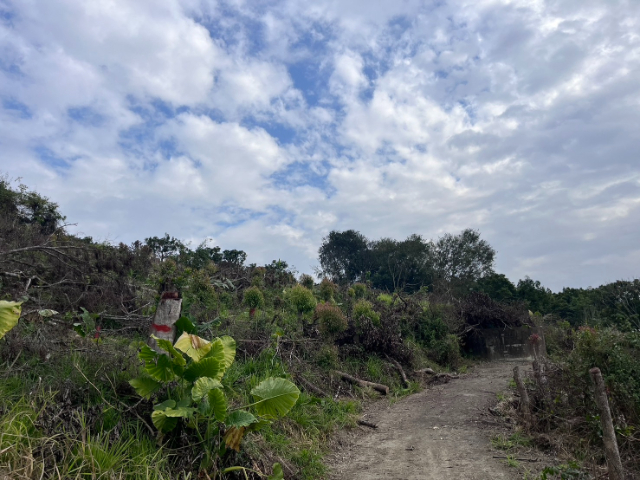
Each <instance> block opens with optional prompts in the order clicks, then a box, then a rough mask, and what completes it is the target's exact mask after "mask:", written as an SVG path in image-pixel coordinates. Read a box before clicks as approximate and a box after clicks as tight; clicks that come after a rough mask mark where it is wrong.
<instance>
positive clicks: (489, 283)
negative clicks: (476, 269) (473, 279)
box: [476, 273, 516, 302]
mask: <svg viewBox="0 0 640 480" xmlns="http://www.w3.org/2000/svg"><path fill="white" fill-rule="evenodd" d="M476 288H477V289H478V291H480V292H482V293H486V294H487V295H489V297H491V299H492V300H495V301H496V302H511V301H513V300H514V299H515V298H516V286H515V285H514V284H513V283H512V282H511V280H509V279H508V278H507V277H506V276H505V275H503V274H502V273H490V274H489V275H487V276H485V277H482V278H481V279H480V280H478V284H477V286H476Z"/></svg>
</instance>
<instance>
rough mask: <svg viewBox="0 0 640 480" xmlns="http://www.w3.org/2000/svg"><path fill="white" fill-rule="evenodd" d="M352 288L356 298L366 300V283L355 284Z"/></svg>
mask: <svg viewBox="0 0 640 480" xmlns="http://www.w3.org/2000/svg"><path fill="white" fill-rule="evenodd" d="M352 288H353V294H354V296H355V297H356V298H364V296H365V295H366V294H367V286H366V285H365V284H364V283H354V284H353V287H352Z"/></svg>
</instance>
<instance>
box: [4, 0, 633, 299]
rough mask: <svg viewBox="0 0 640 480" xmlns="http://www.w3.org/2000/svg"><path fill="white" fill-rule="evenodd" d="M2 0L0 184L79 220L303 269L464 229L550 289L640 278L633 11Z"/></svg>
mask: <svg viewBox="0 0 640 480" xmlns="http://www.w3.org/2000/svg"><path fill="white" fill-rule="evenodd" d="M371 5H372V4H371V3H370V2H364V1H361V0H350V1H347V0H344V1H340V2H336V1H321V0H319V1H316V2H303V1H294V0H282V1H243V0H229V1H216V0H182V1H178V0H168V1H165V2H152V1H146V0H141V1H136V2H130V1H126V0H110V1H106V0H105V1H102V0H94V1H91V2H85V1H81V0H47V1H42V0H19V1H17V0H16V1H13V0H0V172H3V173H4V174H7V175H9V176H10V177H11V178H18V177H19V178H20V179H21V180H22V182H24V183H26V184H28V185H29V186H30V187H32V188H35V189H37V190H38V191H40V192H42V193H44V194H46V195H48V196H49V197H50V198H52V199H53V200H54V201H56V202H58V203H59V204H60V206H61V209H62V211H63V212H64V213H65V214H66V215H67V216H68V220H69V221H70V222H72V223H74V224H76V226H72V227H70V228H71V229H72V230H73V231H76V232H79V233H82V234H85V235H91V236H93V237H94V238H96V239H100V240H107V241H112V242H120V241H124V242H131V241H133V240H136V239H142V238H145V237H148V236H151V235H162V234H164V232H169V233H170V234H172V235H174V236H177V237H179V238H182V239H185V240H187V241H191V242H193V243H194V244H198V243H200V242H201V241H202V240H204V239H206V238H211V239H212V241H213V243H215V244H219V245H220V246H221V247H223V248H242V249H244V250H246V251H247V253H248V261H249V262H256V263H265V262H270V261H271V260H273V259H278V258H281V259H285V260H287V261H288V262H289V263H290V264H293V265H294V266H295V267H296V268H297V269H298V271H300V272H311V270H312V267H313V266H314V265H316V264H317V260H316V256H317V249H318V247H319V245H320V242H321V239H322V237H323V236H324V235H326V234H327V233H328V232H329V231H330V230H333V229H337V230H343V229H348V228H354V229H357V230H360V231H361V232H362V233H364V234H365V235H366V236H367V237H369V238H372V239H375V238H380V237H383V236H384V237H394V238H405V237H406V236H408V235H409V234H412V233H418V234H421V235H423V236H425V237H427V238H436V237H437V236H439V235H441V234H443V233H445V232H458V231H461V230H462V229H464V228H468V227H471V228H477V229H479V230H480V231H481V233H482V236H483V237H484V238H485V239H487V240H488V241H489V242H490V243H491V244H492V245H493V246H494V247H495V248H496V249H497V251H498V261H497V269H498V270H499V271H501V272H503V273H505V274H507V275H508V276H509V277H510V278H511V279H512V280H514V281H517V279H519V278H523V277H524V276H525V275H529V276H531V277H532V278H535V279H539V280H541V281H542V282H543V284H545V285H547V286H549V287H551V288H552V289H554V290H557V289H560V288H562V287H563V286H579V287H587V286H597V285H600V284H602V283H606V282H609V281H613V280H616V279H621V278H623V279H626V278H634V277H637V276H638V273H639V271H640V244H639V243H638V238H640V134H639V133H638V132H639V130H638V126H639V125H640V34H638V32H640V2H637V1H630V0H629V1H613V0H612V1H609V2H602V1H591V0H580V1H574V0H564V1H551V0H549V1H546V0H527V1H525V0H521V1H518V0H475V1H464V0H459V1H417V0H416V1H413V0H407V1H402V2H400V1H379V2H376V3H375V8H372V6H371Z"/></svg>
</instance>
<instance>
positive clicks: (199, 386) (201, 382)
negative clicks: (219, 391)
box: [191, 377, 222, 402]
mask: <svg viewBox="0 0 640 480" xmlns="http://www.w3.org/2000/svg"><path fill="white" fill-rule="evenodd" d="M221 387H222V384H221V383H220V382H219V381H218V380H214V379H213V378H209V377H200V378H198V379H197V380H196V381H195V383H194V384H193V388H192V389H191V398H193V401H194V402H197V401H199V400H201V399H202V398H203V397H205V396H206V395H207V393H209V390H211V389H213V388H221Z"/></svg>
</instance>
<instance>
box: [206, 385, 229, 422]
mask: <svg viewBox="0 0 640 480" xmlns="http://www.w3.org/2000/svg"><path fill="white" fill-rule="evenodd" d="M209 405H210V407H211V410H212V411H213V416H214V417H216V420H218V421H219V422H223V421H224V419H225V418H226V417H227V397H225V396H224V392H223V391H222V390H221V389H219V388H214V389H213V390H209Z"/></svg>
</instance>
